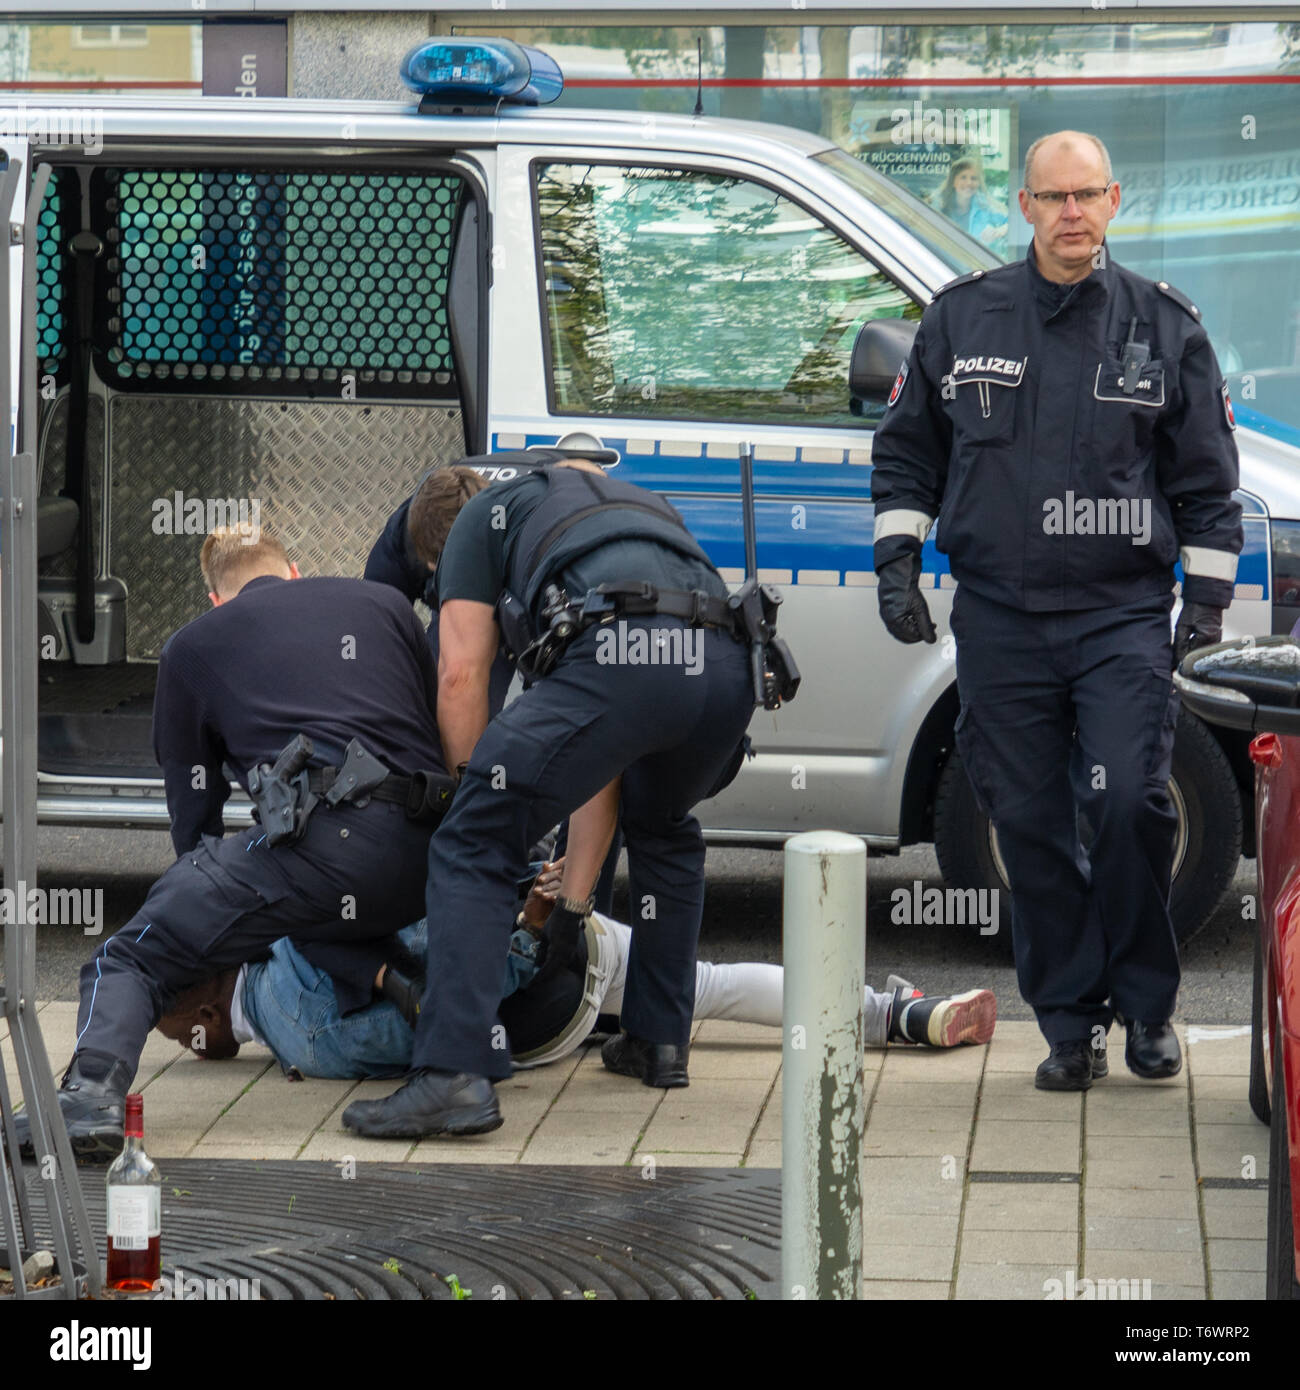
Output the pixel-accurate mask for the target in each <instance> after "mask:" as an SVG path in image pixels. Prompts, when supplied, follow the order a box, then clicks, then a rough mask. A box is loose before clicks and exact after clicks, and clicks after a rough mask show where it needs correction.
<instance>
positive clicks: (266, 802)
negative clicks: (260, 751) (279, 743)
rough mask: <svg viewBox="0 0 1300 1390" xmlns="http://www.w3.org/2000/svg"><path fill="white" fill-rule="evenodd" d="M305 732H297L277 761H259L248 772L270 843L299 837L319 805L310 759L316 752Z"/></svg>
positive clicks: (250, 789) (261, 820) (262, 823)
mask: <svg viewBox="0 0 1300 1390" xmlns="http://www.w3.org/2000/svg"><path fill="white" fill-rule="evenodd" d="M314 751H315V750H314V748H313V747H312V741H311V739H309V738H308V737H307V735H306V734H297V735H295V736H294V738H293V739H292V740H291V741H290V742H289V743H287V744H286V745H285V746H284V748H282V749H281V750H280V753H279V756H278V757H277V758H276V760H275V762H274V763H258V764H257V766H256V767H253V768H250V769H249V772H248V794H249V796H250V797H252V799H253V805H254V806H256V807H257V819H258V821H259V823H260V824H261V826H262V829H263V830H265V831H266V843H267V844H268V845H270V846H271V847H274V846H276V845H283V844H292V843H293V842H294V841H295V840H300V839H301V838H302V835H303V831H304V830H306V828H307V820H308V818H309V817H310V815H311V813H312V811H313V810H315V808H316V801H317V798H316V795H315V793H314V792H313V791H312V790H311V786H310V775H309V773H308V771H307V763H308V761H309V760H310V758H311V756H312V754H313V753H314Z"/></svg>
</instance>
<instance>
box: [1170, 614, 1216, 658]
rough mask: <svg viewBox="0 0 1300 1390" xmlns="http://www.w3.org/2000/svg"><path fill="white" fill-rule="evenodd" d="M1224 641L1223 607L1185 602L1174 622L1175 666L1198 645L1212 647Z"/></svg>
mask: <svg viewBox="0 0 1300 1390" xmlns="http://www.w3.org/2000/svg"><path fill="white" fill-rule="evenodd" d="M1222 641H1223V609H1222V608H1213V607H1211V606H1210V604H1208V603H1184V604H1183V611H1182V612H1181V613H1179V615H1178V621H1177V623H1175V624H1174V667H1175V669H1176V668H1177V667H1179V666H1181V665H1182V664H1183V657H1185V656H1186V655H1187V653H1188V652H1190V651H1195V650H1196V648H1197V647H1212V646H1214V644H1215V643H1216V642H1222Z"/></svg>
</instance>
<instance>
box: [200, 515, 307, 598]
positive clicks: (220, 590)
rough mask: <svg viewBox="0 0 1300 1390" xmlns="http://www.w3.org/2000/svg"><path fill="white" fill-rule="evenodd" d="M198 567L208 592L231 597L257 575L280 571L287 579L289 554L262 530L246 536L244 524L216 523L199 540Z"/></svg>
mask: <svg viewBox="0 0 1300 1390" xmlns="http://www.w3.org/2000/svg"><path fill="white" fill-rule="evenodd" d="M199 568H200V569H201V570H202V571H203V582H204V583H205V584H206V585H207V586H208V589H209V591H210V592H211V593H214V594H218V595H219V596H220V597H221V598H233V597H234V596H235V595H236V594H237V593H238V592H239V591H240V589H242V588H243V587H244V585H245V584H247V583H248V581H249V580H250V579H256V578H257V576H258V575H261V574H279V573H280V572H281V571H283V573H284V576H285V578H286V579H287V578H288V577H289V556H288V553H287V551H286V550H285V548H284V546H282V545H281V544H280V542H279V541H278V540H276V538H275V537H274V536H272V535H270V534H269V533H268V532H267V531H265V530H264V531H262V532H260V534H258V535H257V536H256V538H254V539H252V540H250V538H249V532H248V531H247V529H245V528H242V527H239V526H218V527H217V528H216V529H215V530H213V531H211V532H209V533H208V536H207V539H206V540H205V541H204V542H203V549H202V551H200V553H199Z"/></svg>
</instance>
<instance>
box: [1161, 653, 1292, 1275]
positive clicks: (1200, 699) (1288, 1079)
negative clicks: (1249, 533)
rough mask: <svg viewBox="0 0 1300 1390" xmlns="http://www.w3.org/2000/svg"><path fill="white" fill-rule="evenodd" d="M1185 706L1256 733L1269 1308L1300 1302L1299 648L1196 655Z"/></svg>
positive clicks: (1255, 1073)
mask: <svg viewBox="0 0 1300 1390" xmlns="http://www.w3.org/2000/svg"><path fill="white" fill-rule="evenodd" d="M1174 680H1175V682H1176V683H1177V685H1178V690H1179V693H1180V694H1181V696H1182V699H1183V703H1184V704H1185V705H1187V707H1188V708H1189V709H1190V710H1191V711H1192V712H1193V713H1194V714H1198V715H1200V717H1201V718H1202V719H1206V720H1209V721H1211V722H1212V723H1216V724H1226V725H1228V726H1229V727H1231V728H1235V729H1246V730H1253V731H1254V732H1255V737H1254V739H1253V740H1252V742H1251V745H1250V757H1251V761H1252V762H1253V763H1254V764H1255V827H1256V844H1257V859H1256V865H1257V869H1258V874H1259V893H1258V913H1257V915H1258V934H1257V936H1256V938H1255V980H1254V988H1253V992H1252V1005H1251V1050H1250V1108H1251V1109H1252V1110H1253V1111H1254V1112H1255V1114H1256V1116H1258V1118H1259V1119H1261V1120H1262V1121H1263V1122H1264V1123H1265V1124H1267V1125H1268V1126H1269V1127H1270V1143H1269V1168H1268V1172H1269V1180H1268V1268H1267V1296H1268V1297H1269V1298H1280V1299H1286V1298H1300V1283H1298V1282H1297V1279H1296V1271H1297V1269H1298V1268H1300V1260H1298V1259H1297V1246H1296V1233H1297V1232H1300V646H1298V645H1297V644H1296V642H1295V640H1293V639H1292V638H1290V637H1260V638H1254V639H1251V638H1243V639H1239V640H1237V641H1234V642H1222V643H1220V644H1219V645H1218V646H1215V647H1205V648H1202V649H1201V650H1200V651H1195V652H1192V653H1191V654H1190V655H1189V656H1188V657H1187V658H1186V659H1185V660H1184V661H1183V663H1182V665H1181V667H1180V668H1179V670H1178V671H1177V673H1176V674H1175V676H1174Z"/></svg>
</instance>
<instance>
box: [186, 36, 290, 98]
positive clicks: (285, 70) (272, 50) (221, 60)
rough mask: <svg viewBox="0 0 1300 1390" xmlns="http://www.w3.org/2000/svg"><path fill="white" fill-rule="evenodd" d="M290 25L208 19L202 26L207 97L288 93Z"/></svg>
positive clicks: (262, 95)
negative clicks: (235, 22) (236, 22)
mask: <svg viewBox="0 0 1300 1390" xmlns="http://www.w3.org/2000/svg"><path fill="white" fill-rule="evenodd" d="M288 75H289V39H288V26H287V25H286V24H285V23H284V22H283V21H282V20H276V21H274V22H271V23H263V24H245V23H238V24H234V23H227V22H225V21H224V20H209V21H208V22H207V23H206V24H204V26H203V95H204V96H205V97H282V96H287V95H288V90H289V89H288Z"/></svg>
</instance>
